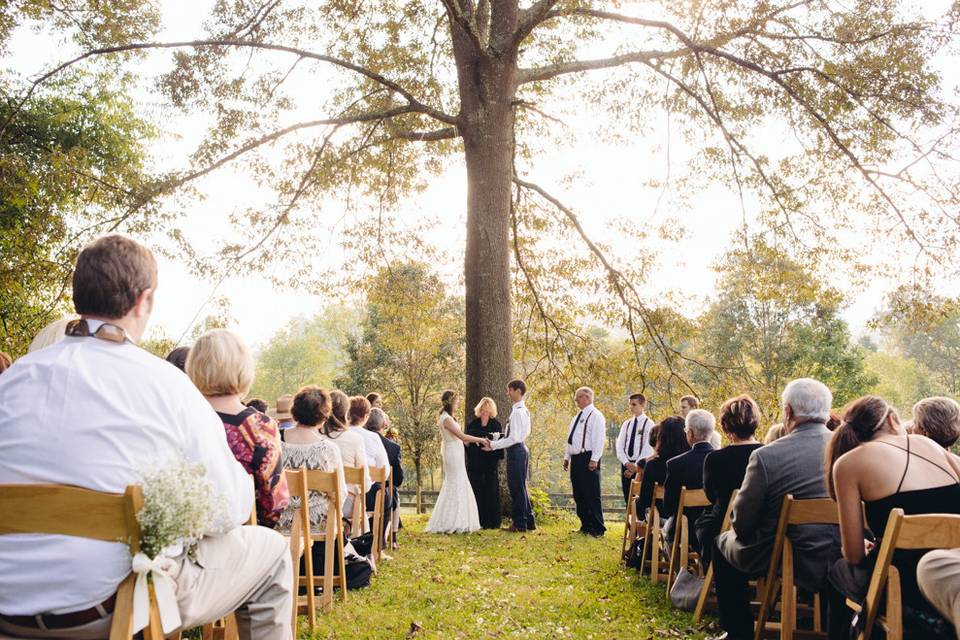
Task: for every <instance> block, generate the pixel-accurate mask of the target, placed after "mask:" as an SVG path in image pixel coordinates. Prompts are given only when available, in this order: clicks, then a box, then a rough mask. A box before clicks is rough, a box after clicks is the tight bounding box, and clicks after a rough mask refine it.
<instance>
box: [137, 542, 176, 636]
mask: <svg viewBox="0 0 960 640" xmlns="http://www.w3.org/2000/svg"><path fill="white" fill-rule="evenodd" d="M176 568H177V562H176V561H175V560H172V559H171V558H166V557H164V556H158V557H156V558H154V559H153V560H151V559H150V557H149V556H148V555H147V554H145V553H138V554H137V555H135V556H133V572H134V573H135V574H137V582H136V585H134V588H133V632H134V633H136V632H138V631H140V630H141V629H143V628H144V627H146V626H147V623H148V622H149V621H150V590H149V587H148V586H147V576H148V575H150V576H152V577H153V592H154V594H156V597H157V609H159V610H160V626H161V627H162V628H163V633H164V635H167V634H169V633H171V632H173V631H174V630H175V629H178V628H179V627H180V607H178V606H177V596H176V583H174V581H173V578H172V577H171V575H170V574H171V573H172V572H173V571H174V570H175V569H176Z"/></svg>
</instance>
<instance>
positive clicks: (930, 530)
mask: <svg viewBox="0 0 960 640" xmlns="http://www.w3.org/2000/svg"><path fill="white" fill-rule="evenodd" d="M958 547H960V516H958V515H948V514H930V515H917V516H905V515H904V514H903V509H893V510H892V511H891V512H890V516H889V517H888V518H887V528H886V529H885V530H884V533H883V540H881V541H880V549H878V551H877V562H876V565H875V566H874V569H873V574H872V575H871V576H870V585H869V586H868V587H867V597H866V598H865V599H864V601H863V605H862V606H861V605H858V604H857V603H855V602H853V601H852V600H847V606H849V607H850V608H852V609H853V610H854V611H857V612H859V613H860V616H861V618H862V619H863V621H864V623H863V631H862V632H861V633H860V634H859V635H858V636H857V640H869V639H870V637H871V634H872V633H873V630H874V628H875V627H876V626H877V625H878V624H879V625H880V626H881V627H882V628H883V630H884V631H886V634H887V640H903V603H902V602H901V590H900V572H899V571H897V568H896V567H895V566H893V564H891V562H892V560H893V552H894V551H896V550H897V549H956V548H958ZM884 605H885V606H884ZM881 609H884V611H885V613H884V615H880V610H881Z"/></svg>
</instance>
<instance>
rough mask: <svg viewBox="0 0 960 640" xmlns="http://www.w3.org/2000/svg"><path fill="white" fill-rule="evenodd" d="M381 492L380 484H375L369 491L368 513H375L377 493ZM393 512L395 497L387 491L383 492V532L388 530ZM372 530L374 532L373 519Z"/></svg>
mask: <svg viewBox="0 0 960 640" xmlns="http://www.w3.org/2000/svg"><path fill="white" fill-rule="evenodd" d="M380 490H381V488H380V483H379V482H374V483H373V486H371V487H370V490H369V491H367V498H366V507H367V511H373V508H374V507H375V506H376V504H377V493H378V492H379V491H380ZM392 511H393V496H391V495H390V494H389V493H387V492H386V491H384V492H383V530H384V531H386V530H387V525H388V524H390V514H391V512H392ZM370 530H371V531H373V518H370Z"/></svg>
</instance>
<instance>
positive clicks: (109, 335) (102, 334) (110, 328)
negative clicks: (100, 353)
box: [66, 318, 129, 344]
mask: <svg viewBox="0 0 960 640" xmlns="http://www.w3.org/2000/svg"><path fill="white" fill-rule="evenodd" d="M66 334H67V335H68V336H72V337H75V338H97V339H98V340H106V341H107V342H116V343H118V344H123V343H124V342H127V340H129V338H128V337H127V332H126V331H124V330H123V328H122V327H118V326H117V325H115V324H110V323H109V322H104V323H103V324H101V325H100V326H99V327H97V330H96V331H90V325H89V324H88V323H87V321H86V320H84V319H83V318H80V319H79V320H71V321H70V322H69V323H67V329H66Z"/></svg>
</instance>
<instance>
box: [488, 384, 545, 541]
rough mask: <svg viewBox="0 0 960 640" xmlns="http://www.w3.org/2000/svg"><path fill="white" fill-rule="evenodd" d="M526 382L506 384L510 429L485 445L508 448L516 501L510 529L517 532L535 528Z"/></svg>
mask: <svg viewBox="0 0 960 640" xmlns="http://www.w3.org/2000/svg"><path fill="white" fill-rule="evenodd" d="M526 393H527V385H526V383H524V381H523V380H511V381H510V382H509V383H508V384H507V396H508V397H509V398H510V400H511V401H512V402H513V410H512V411H511V412H510V418H509V419H508V420H507V430H506V432H505V433H504V435H503V437H502V438H500V439H499V440H493V441H490V440H488V441H486V442H485V443H484V444H483V448H484V449H485V450H487V451H497V450H499V449H506V450H507V488H508V489H509V490H510V502H511V503H512V504H513V510H512V512H511V514H510V515H511V519H512V520H513V523H512V524H511V525H510V527H509V528H508V529H507V531H511V532H514V533H517V532H523V531H535V530H536V528H537V525H536V522H534V519H533V503H531V502H530V495H529V494H528V493H527V465H528V463H529V461H530V450H529V449H527V445H526V444H524V442H525V441H526V439H527V437H528V436H529V435H530V411H528V410H527V405H526V404H524V402H523V397H524V396H525V395H526Z"/></svg>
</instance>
